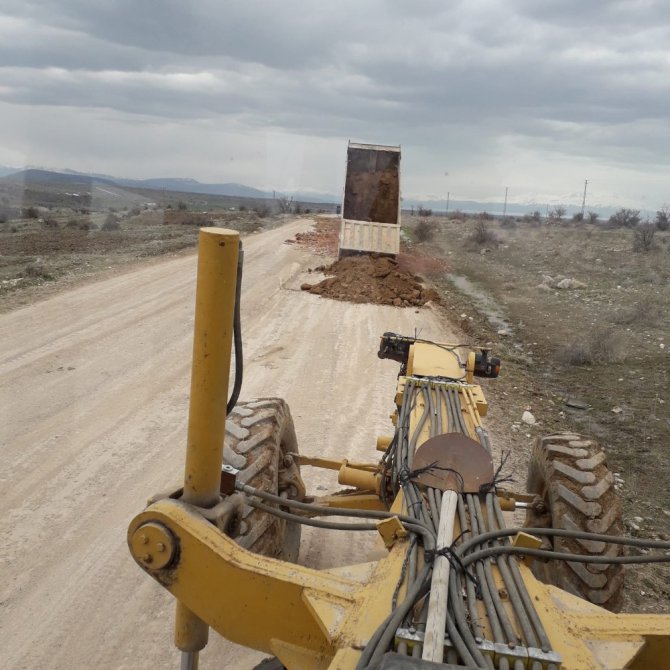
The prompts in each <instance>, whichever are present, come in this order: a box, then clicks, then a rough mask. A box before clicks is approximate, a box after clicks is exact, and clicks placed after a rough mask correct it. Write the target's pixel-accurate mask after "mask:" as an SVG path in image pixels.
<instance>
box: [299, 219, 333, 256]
mask: <svg viewBox="0 0 670 670" xmlns="http://www.w3.org/2000/svg"><path fill="white" fill-rule="evenodd" d="M339 229H340V220H339V219H331V220H325V219H321V220H319V219H318V218H317V221H316V225H315V227H314V230H308V231H306V232H304V233H297V234H296V236H295V238H294V239H292V240H286V244H298V245H299V246H302V247H307V248H308V249H309V250H310V251H311V252H312V253H315V254H317V255H319V256H336V255H337V248H338V244H339Z"/></svg>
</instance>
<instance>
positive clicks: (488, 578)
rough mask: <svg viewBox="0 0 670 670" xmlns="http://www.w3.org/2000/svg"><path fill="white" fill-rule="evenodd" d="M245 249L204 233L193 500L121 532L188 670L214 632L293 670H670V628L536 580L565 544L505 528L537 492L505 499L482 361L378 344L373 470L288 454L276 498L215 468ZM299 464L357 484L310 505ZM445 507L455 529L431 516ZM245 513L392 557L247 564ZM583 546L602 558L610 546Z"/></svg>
mask: <svg viewBox="0 0 670 670" xmlns="http://www.w3.org/2000/svg"><path fill="white" fill-rule="evenodd" d="M239 247H240V243H239V237H238V234H237V233H236V232H234V231H229V230H223V229H215V228H209V229H203V230H202V231H201V233H200V249H199V260H198V284H197V292H196V314H195V335H194V348H193V372H192V382H191V399H190V413H189V424H188V444H187V454H186V468H185V476H184V486H183V489H179V490H177V491H174V492H173V493H171V494H169V495H166V496H162V497H160V496H159V497H158V498H157V499H155V500H154V502H152V503H151V504H150V505H149V506H148V507H147V508H146V509H145V510H144V511H142V512H141V513H140V514H138V515H137V516H136V517H135V518H134V519H133V520H132V522H131V523H130V527H129V529H128V544H129V547H130V551H131V554H132V556H133V557H134V559H135V560H136V562H137V563H138V564H139V566H140V567H141V568H142V569H143V570H144V571H145V572H146V573H147V574H149V575H150V576H151V577H153V578H154V579H155V580H156V581H158V582H159V583H160V584H161V585H163V586H164V587H165V588H166V589H167V590H168V591H170V592H171V593H172V594H173V595H174V596H175V598H176V599H177V615H176V632H175V643H176V645H177V647H178V648H179V649H180V650H182V653H183V655H182V667H183V668H196V667H197V665H198V652H199V651H200V650H202V649H203V648H204V647H205V645H206V644H207V639H208V629H209V628H210V627H211V628H213V629H214V630H215V631H216V632H217V633H219V634H220V635H222V636H223V637H225V638H227V639H229V640H231V641H234V642H236V643H238V644H241V645H245V646H248V647H251V648H254V649H257V650H260V651H264V652H267V653H268V654H269V655H272V656H274V657H276V658H277V659H278V662H277V665H276V666H273V667H284V666H285V667H286V668H289V669H291V670H293V669H299V670H302V669H305V670H310V669H314V670H322V669H326V668H330V669H335V668H337V669H343V670H344V669H349V670H353V669H354V668H364V667H368V668H380V669H382V668H416V669H425V670H429V669H430V668H439V667H442V668H461V667H470V668H501V669H505V668H513V669H514V670H521V669H522V668H527V669H528V670H539V669H544V670H558V669H559V668H564V669H566V670H567V669H569V670H587V669H593V668H608V669H614V668H633V669H642V668H644V669H648V668H659V669H660V668H666V667H670V660H668V659H670V616H661V615H641V614H614V613H611V612H609V611H607V610H605V609H603V608H601V607H598V606H596V605H594V604H592V603H590V602H588V601H587V600H585V599H583V598H581V597H578V596H577V595H575V594H571V593H568V592H566V591H564V590H562V589H560V588H557V587H556V586H552V585H549V584H545V583H543V582H541V581H539V580H538V579H537V578H536V577H535V575H534V572H535V570H534V565H535V564H533V563H532V562H533V561H535V562H536V564H538V565H539V564H540V563H543V562H544V560H543V559H546V558H547V556H546V551H547V550H546V549H542V548H541V545H542V542H543V540H544V541H545V545H546V541H547V539H549V540H551V539H552V538H555V537H556V536H555V535H551V530H550V529H548V526H547V524H545V527H544V531H543V529H542V528H541V527H540V528H536V529H526V530H525V531H522V530H520V529H518V528H513V529H506V528H505V523H504V517H505V516H509V514H508V512H509V511H513V510H514V509H516V508H518V507H524V506H525V507H526V508H528V510H531V508H532V509H534V510H535V511H536V512H537V511H538V509H539V510H540V511H542V509H541V501H539V502H538V497H537V496H533V495H528V494H523V495H514V494H512V493H510V492H506V491H504V490H503V489H502V488H501V486H500V473H499V472H494V471H493V466H492V460H491V456H490V443H489V438H488V434H487V433H486V430H485V429H484V426H483V424H482V417H483V416H485V415H486V410H487V403H486V399H485V396H484V393H483V391H482V389H481V387H480V386H479V385H477V384H475V383H474V377H475V375H476V373H479V374H482V375H484V376H495V375H496V374H497V369H495V368H496V366H497V364H498V362H497V360H496V359H490V358H487V353H486V352H484V353H483V354H476V353H475V352H469V353H468V352H466V351H464V350H463V349H462V348H459V347H454V346H449V345H443V344H435V343H432V342H424V341H421V340H418V339H415V338H403V337H400V336H395V335H392V334H387V335H385V336H384V337H383V338H382V345H381V349H380V356H382V357H388V358H393V359H395V360H398V361H399V362H400V363H401V366H402V367H401V374H400V375H399V377H398V387H397V393H396V397H395V405H396V410H395V412H394V414H393V416H392V421H393V423H394V424H395V434H394V436H392V437H388V438H384V437H381V438H379V439H378V442H377V449H378V450H379V451H383V452H384V453H383V456H382V458H381V461H380V462H373V463H365V464H357V463H350V462H347V461H346V460H342V461H333V460H328V459H323V458H310V457H308V456H299V455H298V454H297V453H296V451H291V452H290V453H286V454H284V455H283V456H282V458H283V465H284V466H285V470H284V477H285V478H286V477H287V476H288V478H289V480H290V483H291V486H286V487H285V489H284V491H281V490H279V489H277V490H275V491H274V492H273V491H269V492H268V491H265V492H263V491H260V490H257V489H254V488H252V487H250V486H249V485H248V484H245V483H244V482H243V481H240V478H239V477H238V476H237V475H238V473H237V472H236V470H235V468H233V467H231V466H230V464H223V463H222V461H223V447H224V431H225V420H226V412H225V411H224V408H225V407H226V402H227V395H228V377H229V367H230V361H231V342H232V334H233V313H234V308H235V295H236V268H237V264H238V250H239ZM566 440H567V441H566ZM579 440H580V438H579V437H578V436H567V437H566V438H565V440H564V441H563V443H562V444H563V446H562V447H558V450H559V452H560V449H561V448H562V449H564V450H565V449H567V450H570V449H573V450H575V449H578V446H577V447H576V446H575V444H577V445H578V443H579ZM571 444H572V446H570V445H571ZM565 445H567V446H565ZM555 449H556V447H555ZM566 453H567V452H566ZM594 458H595V460H598V462H600V461H601V460H602V458H601V457H600V456H598V455H596V456H595V457H594ZM475 461H476V462H475ZM594 462H595V461H594ZM422 464H423V465H422ZM222 465H223V467H222ZM299 465H303V466H312V467H321V468H329V469H335V470H337V471H338V478H339V481H340V483H342V484H344V485H345V486H348V487H349V488H348V489H347V490H345V491H343V492H340V493H338V494H335V495H329V496H325V497H321V498H314V497H310V496H308V495H307V494H306V492H305V489H304V485H303V483H302V480H301V478H300V474H299V468H298V466H299ZM287 472H288V475H287V474H286V473H287ZM536 493H537V492H536ZM539 497H540V498H541V497H542V495H541V492H540V496H539ZM452 499H456V502H455V503H454V505H455V507H454V511H453V512H452V514H451V519H452V525H453V528H451V529H450V530H449V531H448V532H447V531H445V523H444V518H445V516H446V513H444V512H443V515H442V517H440V514H439V510H444V509H445V504H446V501H448V500H452ZM592 499H593V496H592ZM538 504H539V507H538ZM589 504H595V503H593V500H592V502H591V503H589ZM244 505H251V506H255V507H256V508H262V509H266V511H268V510H269V513H272V514H276V515H278V516H279V517H281V518H283V519H284V520H285V521H286V522H287V523H289V522H290V523H294V522H296V520H298V521H300V522H301V523H308V524H313V525H319V524H321V525H325V526H326V527H331V526H332V527H337V528H341V529H346V528H347V527H349V526H351V528H352V530H351V531H350V532H354V530H361V529H364V530H373V531H374V530H376V531H377V532H378V533H379V535H380V538H381V540H382V541H383V545H384V547H385V552H386V554H385V556H384V557H383V558H381V559H380V560H377V561H373V562H368V563H362V564H359V565H352V566H346V567H341V568H336V569H327V570H316V569H313V568H309V567H305V566H302V565H296V564H293V563H289V562H286V561H283V560H279V559H278V558H273V557H271V556H263V555H259V554H257V553H253V552H251V551H249V550H247V549H245V548H243V547H242V546H240V544H238V542H237V541H236V539H235V531H234V529H235V528H236V524H237V521H236V519H237V517H238V516H239V513H240V509H241V508H242V507H243V506H244ZM590 509H591V511H593V509H592V508H590ZM503 512H505V514H503ZM592 516H594V515H593V514H592ZM324 517H325V518H326V520H325V521H324V520H323V518H324ZM343 517H347V518H348V519H347V520H346V521H344V520H342V518H343ZM351 517H354V519H353V521H352V520H351ZM333 518H334V519H336V520H337V521H332V520H331V521H329V520H328V519H333ZM549 526H550V524H549ZM354 527H355V528H354ZM545 531H546V532H545ZM445 532H447V536H448V538H449V539H448V540H447V541H446V542H445V540H444V538H445ZM566 532H567V531H566ZM543 533H544V535H543ZM577 535H578V536H579V537H581V539H582V541H583V542H586V543H588V542H591V543H592V544H593V545H595V544H597V543H599V542H600V543H602V542H603V539H604V538H602V537H601V536H587V534H585V533H583V532H582V533H581V535H580V534H579V529H578V530H577ZM559 537H560V533H559ZM453 538H456V539H455V540H453ZM589 538H590V539H589ZM578 539H579V538H578ZM619 539H620V540H621V539H622V538H619ZM666 545H667V543H665V544H664V543H656V544H654V545H653V546H654V548H656V549H659V548H660V549H665V550H667V549H668V548H669V546H666ZM563 546H565V545H563ZM603 546H605V545H603ZM606 546H607V547H609V548H611V547H612V546H614V547H615V548H617V547H620V546H621V543H619V544H618V545H617V544H616V543H615V544H614V545H610V544H607V545H606ZM556 549H557V547H556V546H554V550H556ZM600 551H601V552H602V547H601V548H600ZM615 553H616V552H615ZM620 554H621V552H620V551H618V553H616V556H618V557H619V558H621V556H620ZM613 555H614V554H613V553H611V551H609V550H608V551H607V552H606V557H605V558H603V556H602V555H595V553H594V554H590V555H589V558H590V559H591V560H592V561H594V562H593V563H588V564H587V563H586V561H584V560H582V562H581V563H579V564H578V563H577V562H574V561H579V558H578V557H575V556H570V557H571V558H572V559H573V562H574V565H575V566H577V565H579V566H584V565H585V564H586V565H587V567H589V568H590V567H593V566H595V570H594V571H593V572H592V573H591V575H593V574H595V575H596V576H597V577H598V576H601V575H602V574H606V571H605V573H603V570H604V569H605V568H607V569H609V567H608V565H606V564H604V562H605V561H606V560H607V556H609V557H610V558H611V557H612V556H613ZM661 556H663V555H661ZM637 558H639V557H638V556H632V557H623V560H628V559H630V560H629V562H634V561H635V560H636V559H637ZM665 559H666V560H667V556H665ZM598 560H600V563H598ZM659 560H660V559H659ZM550 563H553V561H550ZM603 566H604V567H603ZM619 567H620V566H619ZM599 570H600V572H599ZM596 582H597V580H596ZM596 586H597V584H596ZM599 592H600V591H599ZM438 610H440V611H441V612H442V614H441V615H440V614H439V613H438V614H437V615H435V612H436V611H438ZM434 615H435V616H434ZM436 617H437V618H436ZM440 617H441V618H440ZM435 621H437V628H435ZM279 662H280V663H279ZM222 667H225V663H224V665H222Z"/></svg>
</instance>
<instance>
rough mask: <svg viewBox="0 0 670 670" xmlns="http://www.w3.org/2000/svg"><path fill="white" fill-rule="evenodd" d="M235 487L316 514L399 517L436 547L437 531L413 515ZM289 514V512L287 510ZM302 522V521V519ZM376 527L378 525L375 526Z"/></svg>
mask: <svg viewBox="0 0 670 670" xmlns="http://www.w3.org/2000/svg"><path fill="white" fill-rule="evenodd" d="M235 488H236V489H237V490H238V491H241V492H243V493H246V494H247V495H249V496H253V497H257V498H262V499H264V500H267V501H269V502H273V503H276V504H277V505H280V506H281V507H293V508H295V509H302V510H305V511H308V512H312V513H313V514H314V515H315V516H344V517H351V518H360V519H392V518H393V517H397V518H398V520H399V521H402V523H403V524H404V526H405V527H406V528H407V529H408V530H410V531H411V532H413V533H418V534H419V535H422V536H423V538H424V547H425V548H426V549H433V548H434V547H435V541H436V538H435V533H434V532H433V530H432V529H431V528H430V527H429V526H427V525H426V524H424V523H422V522H421V521H419V520H418V519H414V518H413V517H410V516H406V515H404V514H393V513H392V512H381V511H379V510H363V509H339V508H333V507H321V506H320V505H312V504H311V503H304V502H300V501H299V500H291V499H290V498H282V497H280V496H276V495H273V494H272V493H267V492H266V491H261V490H260V489H255V488H254V487H253V486H249V485H248V484H236V485H235ZM253 503H254V501H253V500H250V501H249V504H253ZM275 509H276V508H274V507H268V509H267V511H273V510H275ZM287 514H288V512H287ZM291 516H292V517H295V519H293V518H292V519H291V521H300V520H301V519H308V518H309V517H305V516H302V515H299V514H293V515H291ZM300 522H301V523H302V521H300ZM374 528H375V529H376V526H374Z"/></svg>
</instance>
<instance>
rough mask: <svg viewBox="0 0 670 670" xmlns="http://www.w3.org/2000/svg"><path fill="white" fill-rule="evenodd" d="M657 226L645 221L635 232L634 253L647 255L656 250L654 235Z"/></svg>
mask: <svg viewBox="0 0 670 670" xmlns="http://www.w3.org/2000/svg"><path fill="white" fill-rule="evenodd" d="M655 234H656V226H655V225H654V224H653V223H650V222H649V221H645V222H644V223H642V224H640V225H639V226H637V228H635V230H634V231H633V251H638V252H642V253H647V252H649V251H651V250H652V249H655V248H656V243H655V242H654V235H655Z"/></svg>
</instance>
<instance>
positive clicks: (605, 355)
mask: <svg viewBox="0 0 670 670" xmlns="http://www.w3.org/2000/svg"><path fill="white" fill-rule="evenodd" d="M627 349H628V347H627V338H626V334H625V332H623V331H621V330H619V329H617V328H614V327H613V326H602V327H598V328H595V329H593V330H592V331H591V332H590V333H588V334H587V335H586V337H585V338H584V339H577V340H574V341H573V342H570V343H569V344H566V345H564V346H562V347H561V348H560V349H559V350H558V360H559V361H560V362H561V363H565V364H567V365H593V364H597V363H602V364H609V363H621V362H623V361H624V360H625V359H626V352H627Z"/></svg>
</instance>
